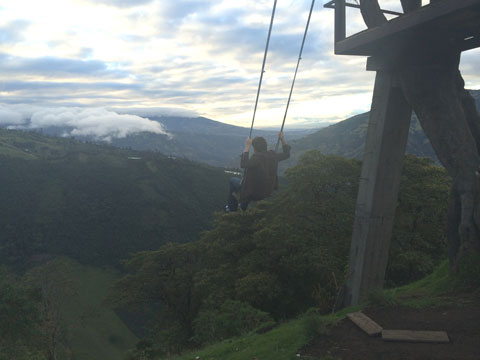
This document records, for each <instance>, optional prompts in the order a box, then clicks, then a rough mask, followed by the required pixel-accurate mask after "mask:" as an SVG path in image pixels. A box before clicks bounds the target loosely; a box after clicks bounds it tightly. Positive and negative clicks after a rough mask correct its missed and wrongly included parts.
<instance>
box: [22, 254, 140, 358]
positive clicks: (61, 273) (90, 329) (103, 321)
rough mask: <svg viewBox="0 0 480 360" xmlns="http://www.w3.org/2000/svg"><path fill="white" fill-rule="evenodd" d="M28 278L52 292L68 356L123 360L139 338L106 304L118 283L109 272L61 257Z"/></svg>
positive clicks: (32, 272) (40, 267)
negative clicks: (114, 284) (111, 289)
mask: <svg viewBox="0 0 480 360" xmlns="http://www.w3.org/2000/svg"><path fill="white" fill-rule="evenodd" d="M29 276H30V278H31V279H33V281H34V282H35V283H36V284H37V286H41V287H42V286H43V287H45V285H47V286H48V288H49V289H52V292H51V294H50V295H53V298H52V301H54V302H56V301H58V307H59V308H60V312H61V322H62V323H63V328H64V329H65V339H64V340H63V341H64V342H66V349H68V350H64V351H66V353H69V352H71V355H73V357H74V358H75V359H76V360H121V359H123V358H124V356H125V353H126V351H127V350H128V349H130V348H132V347H134V346H135V344H136V342H137V341H138V338H137V337H135V335H134V334H132V332H131V331H130V330H129V329H128V328H127V327H126V325H125V324H124V323H123V322H122V321H121V320H120V318H119V317H118V316H117V315H116V314H115V312H114V311H113V309H112V308H111V307H110V306H109V305H108V303H107V302H106V298H107V295H108V293H109V289H110V286H111V284H113V283H114V282H115V281H117V280H118V278H119V275H118V274H117V272H116V271H114V270H113V269H109V268H97V267H93V266H84V265H81V264H79V263H78V262H76V261H74V260H72V259H69V258H66V257H62V258H58V259H55V260H53V261H51V262H49V263H47V264H45V265H42V266H39V267H37V268H34V269H33V270H31V271H30V272H29Z"/></svg>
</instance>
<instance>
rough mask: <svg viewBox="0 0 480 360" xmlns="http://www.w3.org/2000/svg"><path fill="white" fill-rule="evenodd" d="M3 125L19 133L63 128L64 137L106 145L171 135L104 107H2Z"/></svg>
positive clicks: (153, 124)
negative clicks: (84, 138) (144, 134)
mask: <svg viewBox="0 0 480 360" xmlns="http://www.w3.org/2000/svg"><path fill="white" fill-rule="evenodd" d="M0 126H2V127H7V128H9V129H18V130H38V129H45V128H49V127H61V128H62V129H64V133H63V136H92V137H94V138H95V139H97V140H103V141H107V142H109V141H111V140H112V139H113V138H124V137H126V136H127V135H130V134H135V133H139V132H144V131H146V132H151V133H155V134H165V135H169V134H168V133H167V132H166V131H165V129H164V128H163V126H162V124H161V123H159V122H157V121H152V120H150V119H148V118H143V117H140V116H137V115H129V114H118V113H116V112H113V111H109V110H107V109H104V108H81V107H39V106H31V105H24V104H17V105H6V104H0Z"/></svg>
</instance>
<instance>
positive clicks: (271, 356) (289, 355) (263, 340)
mask: <svg viewBox="0 0 480 360" xmlns="http://www.w3.org/2000/svg"><path fill="white" fill-rule="evenodd" d="M303 326H304V320H303V318H300V319H296V320H292V321H289V322H287V323H285V324H282V325H281V326H279V327H277V328H275V329H273V330H271V331H269V332H267V333H265V334H255V333H250V334H248V335H245V336H242V337H238V338H234V339H231V340H226V341H223V342H221V343H218V344H215V345H212V346H209V347H207V348H205V349H203V350H200V351H194V352H191V353H187V354H184V355H181V356H176V357H169V358H167V359H169V360H193V359H195V358H196V357H197V356H198V357H199V358H200V359H201V360H245V359H255V358H257V359H262V360H291V359H294V358H295V357H296V354H297V351H298V349H300V348H302V347H303V346H304V345H306V344H307V343H308V341H309V338H308V337H307V336H306V333H305V331H304V328H303Z"/></svg>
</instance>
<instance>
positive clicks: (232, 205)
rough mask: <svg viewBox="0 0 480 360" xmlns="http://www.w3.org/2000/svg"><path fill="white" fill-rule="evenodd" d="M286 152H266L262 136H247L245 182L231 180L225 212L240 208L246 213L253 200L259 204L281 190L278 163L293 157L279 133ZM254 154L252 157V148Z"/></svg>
mask: <svg viewBox="0 0 480 360" xmlns="http://www.w3.org/2000/svg"><path fill="white" fill-rule="evenodd" d="M278 137H279V139H280V140H281V142H282V149H283V151H282V152H281V153H279V154H277V153H276V152H275V151H273V150H267V141H266V140H265V138H263V137H261V136H257V137H255V138H254V139H253V140H252V139H251V138H250V137H248V138H247V140H246V142H245V148H244V150H243V154H242V157H241V160H240V167H241V168H242V169H245V176H244V178H243V181H242V180H241V179H240V178H237V177H233V178H231V179H230V189H229V194H228V200H227V206H225V212H234V211H237V209H238V208H239V207H240V208H241V209H242V210H246V209H247V207H248V203H249V202H250V201H259V200H263V199H265V198H267V197H269V196H270V195H271V194H272V192H273V190H276V189H277V188H278V178H277V167H278V162H279V161H282V160H285V159H288V158H289V157H290V145H288V144H287V143H286V142H285V139H284V136H283V132H280V133H279V134H278ZM251 145H252V146H253V155H252V157H250V146H251Z"/></svg>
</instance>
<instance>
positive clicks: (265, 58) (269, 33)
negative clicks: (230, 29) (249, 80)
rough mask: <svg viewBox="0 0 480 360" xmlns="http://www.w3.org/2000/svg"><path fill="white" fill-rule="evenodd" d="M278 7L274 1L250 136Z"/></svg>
mask: <svg viewBox="0 0 480 360" xmlns="http://www.w3.org/2000/svg"><path fill="white" fill-rule="evenodd" d="M276 7H277V0H275V1H274V3H273V10H272V18H271V20H270V28H269V29H268V36H267V45H266V46H265V54H264V55H263V64H262V71H261V73H260V81H259V82H258V90H257V98H256V100H255V108H254V110H253V118H252V125H251V126H250V135H249V137H250V138H251V137H252V131H253V123H254V122H255V114H256V112H257V105H258V98H259V96H260V88H261V87H262V79H263V73H264V72H265V61H266V60H267V53H268V44H269V43H270V35H271V33H272V26H273V18H274V17H275V8H276Z"/></svg>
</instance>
